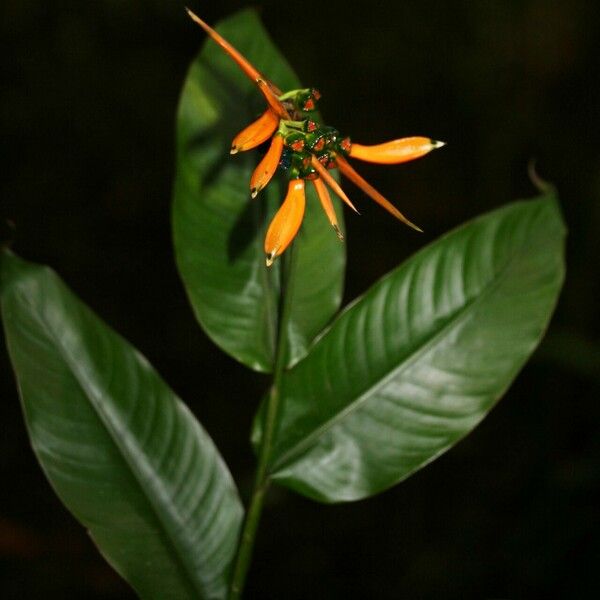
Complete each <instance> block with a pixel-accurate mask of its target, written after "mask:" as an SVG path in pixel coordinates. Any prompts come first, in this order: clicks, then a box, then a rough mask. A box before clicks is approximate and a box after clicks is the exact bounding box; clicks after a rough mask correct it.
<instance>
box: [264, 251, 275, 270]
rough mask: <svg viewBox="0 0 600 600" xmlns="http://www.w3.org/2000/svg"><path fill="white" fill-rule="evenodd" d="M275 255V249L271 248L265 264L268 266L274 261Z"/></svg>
mask: <svg viewBox="0 0 600 600" xmlns="http://www.w3.org/2000/svg"><path fill="white" fill-rule="evenodd" d="M276 256H277V250H273V252H271V254H269V255H268V256H267V258H266V259H265V264H266V265H267V267H270V266H271V265H272V264H273V262H275V257H276Z"/></svg>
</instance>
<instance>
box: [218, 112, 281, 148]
mask: <svg viewBox="0 0 600 600" xmlns="http://www.w3.org/2000/svg"><path fill="white" fill-rule="evenodd" d="M278 125H279V117H277V115H276V114H275V113H274V112H273V111H272V110H271V109H270V108H268V109H267V110H266V111H265V112H264V113H263V114H262V115H261V116H260V117H258V119H256V121H254V122H252V123H250V125H248V127H245V128H244V129H242V131H240V132H239V133H238V134H237V135H236V136H235V137H234V138H233V142H231V150H230V152H231V154H236V153H237V152H244V151H245V150H251V149H252V148H256V146H260V145H261V144H262V143H263V142H266V141H267V140H268V139H269V138H270V137H271V136H272V135H273V133H274V132H275V130H276V129H277V126H278Z"/></svg>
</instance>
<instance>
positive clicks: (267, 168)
mask: <svg viewBox="0 0 600 600" xmlns="http://www.w3.org/2000/svg"><path fill="white" fill-rule="evenodd" d="M282 150H283V136H281V135H279V134H275V135H274V136H273V141H272V142H271V145H270V146H269V150H268V151H267V153H266V154H265V155H264V156H263V159H262V160H261V161H260V162H259V163H258V166H257V167H256V169H254V173H252V177H251V178H250V195H251V196H252V197H253V198H256V196H257V194H258V192H260V191H261V190H262V189H263V188H264V187H266V185H267V184H268V183H269V181H271V178H272V177H273V175H275V171H277V166H278V165H279V159H280V158H281V152H282Z"/></svg>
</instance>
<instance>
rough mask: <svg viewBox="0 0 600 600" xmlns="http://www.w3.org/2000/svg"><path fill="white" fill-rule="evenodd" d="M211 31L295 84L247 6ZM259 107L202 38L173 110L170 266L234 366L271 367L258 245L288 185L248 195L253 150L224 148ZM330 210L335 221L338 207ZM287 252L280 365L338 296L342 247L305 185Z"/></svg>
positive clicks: (270, 319)
mask: <svg viewBox="0 0 600 600" xmlns="http://www.w3.org/2000/svg"><path fill="white" fill-rule="evenodd" d="M218 30H219V32H220V33H221V34H222V35H224V36H225V37H226V38H227V39H228V40H229V41H230V42H231V43H232V44H233V45H234V46H235V47H236V48H237V49H238V50H239V51H240V52H242V54H244V55H245V56H246V57H247V58H248V59H249V60H250V62H252V63H253V64H254V65H255V66H256V67H257V68H258V69H260V70H261V72H262V73H263V74H264V75H265V76H266V77H268V78H269V79H271V80H272V81H273V82H274V83H276V84H277V85H278V86H280V87H281V88H282V89H293V88H298V87H300V83H299V81H298V79H297V77H296V76H295V75H294V73H293V72H292V70H291V69H290V67H289V66H288V64H287V63H286V62H285V60H284V59H283V57H282V56H281V55H280V53H279V52H278V50H277V49H276V48H275V46H274V45H273V43H272V41H271V40H270V38H269V37H268V35H267V33H266V32H265V30H264V28H263V27H262V25H261V23H260V21H259V19H258V17H257V16H256V14H255V13H254V12H253V11H243V12H240V13H238V14H236V15H234V16H233V17H231V18H229V19H227V20H225V21H223V22H222V23H221V25H220V26H219V27H218ZM194 33H195V34H196V35H198V36H199V38H200V36H203V35H204V34H202V33H201V32H200V30H198V31H197V32H192V35H193V34H194ZM264 109H265V104H264V99H263V97H262V95H261V94H260V92H259V91H258V90H257V89H256V86H254V85H253V84H252V82H250V81H249V80H248V79H247V78H246V77H245V75H244V74H243V73H241V72H240V71H239V69H238V67H237V66H236V65H235V64H234V63H233V61H232V60H231V59H230V58H229V57H228V56H226V55H225V54H224V53H223V51H222V50H221V49H220V48H218V47H217V45H216V44H215V43H214V42H212V41H208V42H205V44H204V48H203V50H202V52H201V53H200V55H199V56H198V58H197V59H196V60H195V61H194V62H193V64H192V66H191V68H190V71H189V73H188V76H187V79H186V82H185V85H184V88H183V92H182V96H181V100H180V105H179V112H178V116H177V175H176V181H175V189H174V205H173V232H174V243H175V253H176V258H177V265H178V268H179V271H180V273H181V276H182V279H183V282H184V285H185V287H186V290H187V294H188V297H189V299H190V302H191V304H192V307H193V309H194V312H195V314H196V317H197V319H198V321H199V322H200V324H201V326H202V327H203V328H204V330H205V331H206V332H207V334H208V335H209V336H210V337H211V338H212V340H213V341H214V342H215V343H216V344H218V345H219V346H220V347H221V348H222V349H223V350H224V351H225V352H228V353H229V354H230V355H232V356H233V357H234V358H236V359H237V360H239V361H240V362H242V363H244V364H245V365H247V366H249V367H251V368H253V369H256V370H259V371H270V370H271V369H272V366H273V356H274V345H275V332H276V329H277V314H278V297H279V265H278V263H276V264H275V265H274V267H272V269H271V270H267V268H266V267H265V255H264V250H263V241H264V237H265V232H266V229H267V226H268V223H269V221H270V219H271V218H272V216H273V215H274V214H275V211H276V209H277V207H278V206H279V204H280V203H281V201H282V200H283V198H284V196H285V190H286V187H287V184H286V182H285V181H283V180H281V179H280V178H279V177H275V178H274V179H273V180H272V181H271V182H270V183H269V185H268V186H267V188H266V189H265V190H263V191H262V192H261V193H260V194H259V195H258V197H257V198H256V199H254V200H252V199H251V198H250V190H249V181H250V177H251V174H252V171H253V169H254V167H255V165H256V164H257V163H258V161H259V160H260V158H261V156H262V155H261V153H260V152H259V151H256V150H254V151H249V152H243V153H238V154H236V155H234V156H230V154H229V148H230V145H231V140H232V139H233V138H234V136H235V135H236V134H237V133H238V132H239V131H240V130H241V129H242V128H243V127H245V126H246V125H248V123H250V122H251V121H252V120H254V119H255V118H256V117H257V116H258V115H259V114H260V113H261V112H262V111H264ZM336 209H337V212H338V216H339V217H340V218H341V214H342V212H341V209H340V207H339V204H336ZM294 252H295V253H296V258H297V260H296V269H295V273H294V285H293V289H294V291H293V296H294V297H293V304H292V310H291V319H290V324H289V332H288V333H289V335H288V339H289V348H288V350H287V352H288V363H293V362H296V361H297V360H299V359H300V358H301V357H302V356H303V355H304V354H305V353H306V349H307V347H308V345H309V344H310V343H311V341H312V340H313V339H314V337H315V336H316V335H317V333H319V332H320V331H321V329H322V328H323V327H324V326H325V325H326V324H327V323H328V322H329V320H330V319H331V317H332V316H333V314H334V313H335V312H336V311H337V309H338V308H339V304H340V301H341V297H342V286H343V274H344V267H345V248H344V245H343V244H341V243H340V242H339V240H338V239H337V237H336V235H335V232H334V231H333V229H332V228H331V226H330V224H329V222H328V221H327V218H326V216H325V215H324V214H323V212H322V210H321V208H320V205H319V200H318V198H317V197H316V194H315V192H314V190H313V189H312V186H307V206H306V214H305V217H304V222H303V225H302V228H301V231H300V233H299V235H298V237H297V239H296V241H295V243H294Z"/></svg>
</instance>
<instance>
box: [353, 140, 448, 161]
mask: <svg viewBox="0 0 600 600" xmlns="http://www.w3.org/2000/svg"><path fill="white" fill-rule="evenodd" d="M444 145H445V144H444V142H436V141H435V140H431V139H429V138H426V137H407V138H401V139H399V140H392V141H391V142H385V143H384V144H377V145H376V146H362V145H361V144H356V143H355V142H353V143H352V146H351V147H350V156H351V157H352V158H358V159H359V160H364V161H367V162H372V163H379V164H385V165H396V164H399V163H403V162H407V161H409V160H415V158H420V157H421V156H425V155H426V154H428V153H429V152H431V151H432V150H435V149H436V148H441V147H442V146H444Z"/></svg>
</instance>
